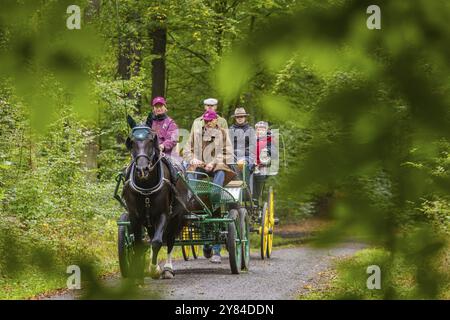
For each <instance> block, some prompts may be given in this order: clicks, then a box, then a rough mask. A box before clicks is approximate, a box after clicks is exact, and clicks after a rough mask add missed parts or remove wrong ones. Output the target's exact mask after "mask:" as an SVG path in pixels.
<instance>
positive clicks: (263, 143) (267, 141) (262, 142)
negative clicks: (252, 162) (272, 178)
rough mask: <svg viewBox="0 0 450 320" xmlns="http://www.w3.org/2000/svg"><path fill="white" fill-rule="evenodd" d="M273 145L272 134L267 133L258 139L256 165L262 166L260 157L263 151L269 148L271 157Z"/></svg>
mask: <svg viewBox="0 0 450 320" xmlns="http://www.w3.org/2000/svg"><path fill="white" fill-rule="evenodd" d="M271 144H272V136H271V135H270V133H267V135H266V136H263V137H258V138H257V141H256V165H260V164H261V161H260V159H259V156H260V154H261V150H263V149H264V148H267V149H268V150H269V155H270V152H271Z"/></svg>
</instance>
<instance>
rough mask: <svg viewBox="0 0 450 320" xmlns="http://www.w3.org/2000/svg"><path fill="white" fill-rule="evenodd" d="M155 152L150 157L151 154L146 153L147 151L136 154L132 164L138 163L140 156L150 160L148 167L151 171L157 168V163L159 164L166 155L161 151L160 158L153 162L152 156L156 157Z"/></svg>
mask: <svg viewBox="0 0 450 320" xmlns="http://www.w3.org/2000/svg"><path fill="white" fill-rule="evenodd" d="M154 155H155V152H154V153H153V155H152V156H151V157H150V156H149V155H147V154H145V153H141V154H138V155H137V156H136V158H134V159H133V161H132V162H131V164H136V165H137V161H138V159H139V158H146V159H147V160H148V162H149V163H148V166H147V167H146V168H148V170H149V172H152V171H153V169H155V167H156V165H157V164H158V162H159V161H161V159H162V157H163V156H164V153H162V152H160V154H159V157H158V160H156V161H155V162H154V163H153V164H152V158H153V157H154Z"/></svg>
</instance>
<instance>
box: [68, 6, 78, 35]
mask: <svg viewBox="0 0 450 320" xmlns="http://www.w3.org/2000/svg"><path fill="white" fill-rule="evenodd" d="M66 13H67V14H70V16H69V17H68V18H67V20H66V26H67V29H69V30H75V29H77V30H80V29H81V9H80V7H79V6H77V5H74V4H72V5H70V6H68V7H67V10H66Z"/></svg>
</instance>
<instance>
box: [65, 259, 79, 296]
mask: <svg viewBox="0 0 450 320" xmlns="http://www.w3.org/2000/svg"><path fill="white" fill-rule="evenodd" d="M66 273H69V274H70V276H69V277H67V281H66V284H67V289H69V290H79V289H81V270H80V267H79V266H77V265H74V264H73V265H70V266H68V267H67V269H66Z"/></svg>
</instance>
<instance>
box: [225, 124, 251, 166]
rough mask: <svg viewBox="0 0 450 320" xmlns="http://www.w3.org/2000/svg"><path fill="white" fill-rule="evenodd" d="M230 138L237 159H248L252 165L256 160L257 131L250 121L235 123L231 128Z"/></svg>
mask: <svg viewBox="0 0 450 320" xmlns="http://www.w3.org/2000/svg"><path fill="white" fill-rule="evenodd" d="M229 131H230V139H231V142H232V143H233V148H234V155H235V160H236V161H239V160H242V159H244V160H246V161H247V162H248V163H249V164H250V165H253V164H254V163H255V162H256V154H255V151H256V133H255V129H253V127H252V126H250V125H249V124H248V123H245V124H243V125H237V124H233V125H232V126H231V127H230V129H229Z"/></svg>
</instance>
